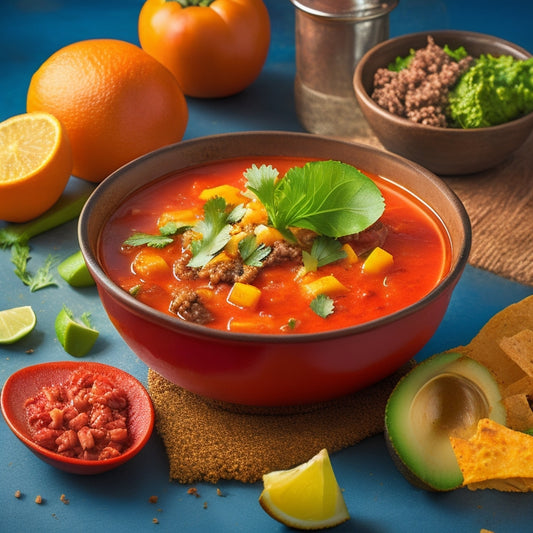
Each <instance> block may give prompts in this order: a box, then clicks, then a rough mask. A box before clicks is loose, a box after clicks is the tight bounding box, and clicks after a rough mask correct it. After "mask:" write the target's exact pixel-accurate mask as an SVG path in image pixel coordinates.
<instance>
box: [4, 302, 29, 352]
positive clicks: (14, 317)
mask: <svg viewBox="0 0 533 533" xmlns="http://www.w3.org/2000/svg"><path fill="white" fill-rule="evenodd" d="M36 323H37V318H36V317H35V313H34V312H33V309H32V308H31V306H29V305H25V306H22V307H13V308H12V309H5V310H4V311H0V344H12V343H14V342H16V341H18V340H20V339H22V337H25V336H26V335H27V334H28V333H30V331H32V329H33V328H34V327H35V324H36Z"/></svg>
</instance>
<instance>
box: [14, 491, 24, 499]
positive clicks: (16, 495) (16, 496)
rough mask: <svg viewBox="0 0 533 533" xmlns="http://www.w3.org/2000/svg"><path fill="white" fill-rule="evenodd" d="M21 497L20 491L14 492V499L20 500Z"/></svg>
mask: <svg viewBox="0 0 533 533" xmlns="http://www.w3.org/2000/svg"><path fill="white" fill-rule="evenodd" d="M21 497H22V492H20V490H16V491H15V498H21Z"/></svg>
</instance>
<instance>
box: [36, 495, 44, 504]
mask: <svg viewBox="0 0 533 533" xmlns="http://www.w3.org/2000/svg"><path fill="white" fill-rule="evenodd" d="M35 503H36V504H38V505H41V503H43V499H42V497H41V495H40V494H37V496H35Z"/></svg>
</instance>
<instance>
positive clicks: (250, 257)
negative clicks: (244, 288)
mask: <svg viewBox="0 0 533 533" xmlns="http://www.w3.org/2000/svg"><path fill="white" fill-rule="evenodd" d="M270 251H271V248H270V246H265V245H264V244H263V243H261V244H260V245H259V246H258V245H257V239H256V238H255V235H247V236H246V237H244V239H241V240H240V241H239V253H240V254H241V258H242V260H243V263H244V264H245V265H249V266H256V267H260V266H263V262H262V261H263V259H264V258H265V257H266V256H267V255H268V254H269V253H270Z"/></svg>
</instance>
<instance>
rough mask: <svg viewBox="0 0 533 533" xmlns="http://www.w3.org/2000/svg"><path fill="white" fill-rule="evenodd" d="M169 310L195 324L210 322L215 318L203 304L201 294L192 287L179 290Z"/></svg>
mask: <svg viewBox="0 0 533 533" xmlns="http://www.w3.org/2000/svg"><path fill="white" fill-rule="evenodd" d="M169 311H170V312H171V313H174V314H176V315H178V316H179V317H181V318H182V319H183V320H186V321H187V322H194V323H195V324H208V323H209V322H211V321H212V320H213V315H212V314H211V312H210V311H209V309H207V307H206V306H205V305H204V304H203V302H202V300H201V298H200V296H199V294H198V293H197V292H196V291H194V290H192V289H184V290H181V291H179V292H178V293H177V294H176V295H175V296H174V298H173V299H172V301H171V302H170V306H169Z"/></svg>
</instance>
